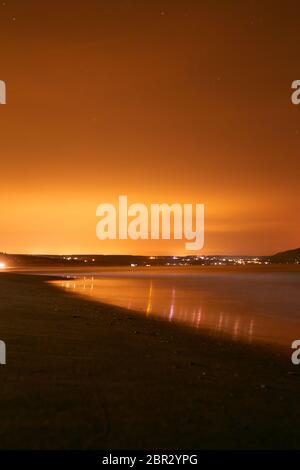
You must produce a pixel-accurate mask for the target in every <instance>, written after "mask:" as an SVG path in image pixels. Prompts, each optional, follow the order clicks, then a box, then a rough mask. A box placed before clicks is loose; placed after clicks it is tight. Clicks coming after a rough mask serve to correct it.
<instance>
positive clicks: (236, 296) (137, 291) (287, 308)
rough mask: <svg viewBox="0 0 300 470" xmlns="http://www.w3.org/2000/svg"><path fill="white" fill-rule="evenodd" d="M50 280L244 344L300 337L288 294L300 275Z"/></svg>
mask: <svg viewBox="0 0 300 470" xmlns="http://www.w3.org/2000/svg"><path fill="white" fill-rule="evenodd" d="M245 282H246V284H245ZM54 283H55V284H57V285H59V286H60V287H61V288H63V289H65V290H68V291H73V292H75V293H78V294H81V295H83V296H84V297H92V298H93V300H97V301H101V302H104V303H111V304H114V305H117V306H120V307H125V308H127V309H131V310H136V311H139V312H142V313H144V314H145V315H146V316H147V317H148V318H151V317H153V316H159V317H162V318H164V319H165V320H167V321H169V322H179V323H184V324H186V325H189V326H192V327H193V328H196V329H205V330H208V331H209V332H210V334H219V335H220V334H225V335H227V336H230V337H231V338H232V339H236V340H237V339H239V340H243V341H246V342H248V343H251V342H253V341H264V342H269V343H277V344H280V345H290V344H291V341H293V340H294V339H296V338H297V332H298V333H299V334H298V336H299V337H300V322H299V318H298V316H297V314H299V310H298V311H297V312H296V311H295V312H293V309H295V308H296V307H297V305H298V304H297V301H296V300H295V298H294V295H292V296H291V293H292V294H294V290H295V287H297V286H298V287H299V285H298V278H297V283H296V284H297V285H296V284H295V283H293V282H292V283H291V284H289V283H284V282H283V283H281V282H280V279H276V278H275V279H269V280H268V279H266V278H265V279H264V280H263V282H262V278H260V279H259V280H257V279H255V278H250V277H249V279H240V278H234V277H233V278H232V277H231V278H230V277H228V276H227V277H226V278H225V277H224V278H220V277H218V276H211V277H203V278H201V277H197V276H195V277H194V278H191V277H190V278H189V277H187V278H185V277H179V278H174V277H168V276H162V277H161V276H160V277H155V276H154V277H153V278H152V277H149V276H146V277H143V276H141V277H138V276H137V277H131V276H125V275H123V276H122V277H117V274H116V275H114V276H110V277H94V276H85V277H83V278H77V279H68V280H63V281H54ZM296 292H297V291H296ZM298 303H299V301H298ZM298 306H299V305H298ZM283 312H285V313H286V314H287V315H286V316H287V317H288V320H289V321H287V319H286V318H284V317H285V315H282V313H283ZM294 313H295V315H294Z"/></svg>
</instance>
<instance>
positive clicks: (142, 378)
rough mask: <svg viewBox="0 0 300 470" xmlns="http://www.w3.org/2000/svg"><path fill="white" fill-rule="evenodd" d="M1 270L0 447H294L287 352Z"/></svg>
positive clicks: (299, 371)
mask: <svg viewBox="0 0 300 470" xmlns="http://www.w3.org/2000/svg"><path fill="white" fill-rule="evenodd" d="M46 280H47V278H42V277H40V276H30V275H18V274H10V273H1V275H0V296H1V297H0V298H1V303H0V339H2V340H4V341H5V342H6V344H7V364H6V365H5V366H0V377H1V387H0V403H1V405H0V410H1V411H0V442H1V444H0V447H1V448H2V449H8V448H25V449H41V448H42V449H46V448H50V449H51V448H52V449H53V448H55V449H57V448H64V449H71V448H74V449H85V448H94V449H97V448H98V449H103V448H110V449H114V448H122V449H137V448H147V449H158V448H160V449H178V448H182V449H183V448H185V449H212V448H220V449H224V448H230V449H247V448H263V449H267V448H280V449H285V448H299V447H300V407H299V394H300V366H293V365H292V364H291V361H290V354H291V351H290V350H288V349H287V348H273V349H271V348H267V347H265V346H259V345H255V346H254V345H247V344H244V343H239V342H238V341H231V340H230V339H225V338H222V339H221V338H217V337H215V338H212V337H210V336H209V335H207V334H205V331H203V332H196V331H195V330H193V329H192V328H189V327H187V326H182V325H181V326H178V325H176V324H169V323H167V322H164V321H163V320H160V319H151V320H149V319H146V318H143V317H141V316H140V315H135V314H134V313H131V312H129V311H126V310H122V309H121V308H118V307H112V306H109V305H103V304H100V303H98V302H94V301H92V300H85V299H81V298H80V297H78V296H74V295H72V294H71V293H69V292H64V291H62V290H59V289H57V288H56V287H55V286H52V285H49V284H48V283H46V282H45V281H46Z"/></svg>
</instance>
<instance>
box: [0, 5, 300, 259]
mask: <svg viewBox="0 0 300 470" xmlns="http://www.w3.org/2000/svg"><path fill="white" fill-rule="evenodd" d="M278 3H279V2H278ZM299 18H300V6H299V2H296V1H288V2H282V3H281V6H280V7H279V6H278V7H277V6H274V2H271V1H265V0H260V1H254V0H253V1H250V0H245V1H234V0H228V1H226V2H220V1H219V0H218V1H216V0H209V1H208V0H207V1H205V0H204V1H202V2H199V1H196V0H195V1H192V0H180V1H179V0H178V1H177V0H172V1H163V0H161V1H156V0H151V1H145V2H141V1H128V0H122V1H121V0H118V1H114V0H110V1H97V0H85V1H84V2H73V1H65V2H59V1H51V2H50V1H44V2H38V1H32V0H28V1H26V2H25V1H24V0H23V1H18V0H15V1H13V0H11V1H9V0H7V2H6V5H3V4H1V6H0V48H1V55H0V61H1V62H0V65H1V66H0V70H1V72H0V79H1V80H5V82H6V84H7V105H5V106H0V133H1V134H0V135H1V186H0V197H1V199H0V200H1V214H0V217H1V225H0V227H1V230H0V251H6V252H11V253H12V252H13V253H17V252H18V253H58V254H60V253H75V252H76V253H99V254H100V253H116V254H118V253H120V254H122V253H133V254H171V253H172V254H183V253H184V243H183V242H178V241H176V242H168V241H163V242H162V241H152V242H150V241H148V242H147V241H143V242H138V241H122V242H121V241H114V242H106V241H105V242H103V241H102V242H101V241H100V240H98V239H97V238H96V232H95V230H96V223H97V218H96V216H95V211H96V207H97V206H98V205H99V204H100V203H102V202H112V203H114V202H116V201H117V197H118V195H119V194H126V195H128V198H129V202H130V203H132V202H141V203H145V204H150V203H156V202H166V203H172V202H179V203H182V204H183V203H196V202H198V203H204V204H205V208H206V227H205V247H204V250H203V251H202V253H204V254H212V253H215V254H217V253H220V254H221V253H225V254H258V255H260V254H271V253H273V252H276V251H280V250H285V249H289V248H295V247H297V246H299V244H300V243H299V217H298V214H299V169H300V163H299V148H300V145H299V144H300V106H298V107H297V106H294V105H292V103H291V99H290V95H291V89H290V87H291V83H292V81H293V80H296V79H300V67H299V46H298V45H299V37H300V20H299Z"/></svg>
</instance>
